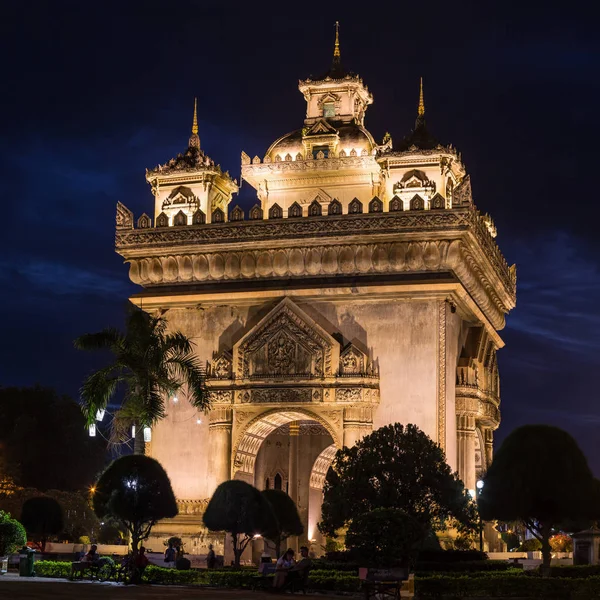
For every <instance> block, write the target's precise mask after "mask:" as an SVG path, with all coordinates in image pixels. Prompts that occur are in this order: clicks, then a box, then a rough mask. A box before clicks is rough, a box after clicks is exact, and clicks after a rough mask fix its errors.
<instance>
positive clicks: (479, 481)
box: [475, 479, 484, 552]
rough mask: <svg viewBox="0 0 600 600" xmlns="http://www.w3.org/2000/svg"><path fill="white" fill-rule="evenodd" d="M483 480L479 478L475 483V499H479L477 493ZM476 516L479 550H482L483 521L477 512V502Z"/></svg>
mask: <svg viewBox="0 0 600 600" xmlns="http://www.w3.org/2000/svg"><path fill="white" fill-rule="evenodd" d="M483 486H484V482H483V480H481V479H479V480H478V481H477V484H476V489H475V501H476V502H477V500H478V499H479V494H481V490H482V489H483ZM477 516H478V517H479V551H480V552H483V523H482V522H481V513H480V512H479V504H478V505H477Z"/></svg>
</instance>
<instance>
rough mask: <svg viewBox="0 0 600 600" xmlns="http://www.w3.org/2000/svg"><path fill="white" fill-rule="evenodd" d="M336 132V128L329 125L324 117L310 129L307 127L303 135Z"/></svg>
mask: <svg viewBox="0 0 600 600" xmlns="http://www.w3.org/2000/svg"><path fill="white" fill-rule="evenodd" d="M337 132H338V131H337V129H336V128H335V127H333V126H332V125H330V124H329V123H328V122H327V121H326V120H325V119H319V120H318V121H317V122H316V123H315V124H314V125H313V126H312V127H311V128H310V129H308V131H306V133H305V134H304V137H309V136H311V135H323V134H331V135H337Z"/></svg>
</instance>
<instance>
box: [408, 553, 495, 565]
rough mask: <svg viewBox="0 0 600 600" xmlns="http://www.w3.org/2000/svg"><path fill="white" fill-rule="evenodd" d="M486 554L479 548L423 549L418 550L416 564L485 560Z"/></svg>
mask: <svg viewBox="0 0 600 600" xmlns="http://www.w3.org/2000/svg"><path fill="white" fill-rule="evenodd" d="M487 557H488V556H487V554H486V553H485V552H480V551H479V550H423V551H421V552H419V557H418V559H417V564H419V563H421V562H432V563H436V562H438V563H449V562H452V563H454V562H473V561H475V560H487Z"/></svg>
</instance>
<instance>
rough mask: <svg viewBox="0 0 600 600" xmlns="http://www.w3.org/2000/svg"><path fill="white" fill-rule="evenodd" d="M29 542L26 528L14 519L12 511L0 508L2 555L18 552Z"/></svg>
mask: <svg viewBox="0 0 600 600" xmlns="http://www.w3.org/2000/svg"><path fill="white" fill-rule="evenodd" d="M26 543H27V534H26V533H25V528H24V527H23V525H21V523H19V521H17V520H16V519H12V518H11V516H10V513H7V512H4V511H3V510H0V557H2V556H7V555H8V554H12V553H13V552H16V551H17V550H18V549H19V548H20V547H21V546H24V545H25V544H26Z"/></svg>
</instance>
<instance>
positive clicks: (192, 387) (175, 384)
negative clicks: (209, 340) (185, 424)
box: [75, 306, 209, 454]
mask: <svg viewBox="0 0 600 600" xmlns="http://www.w3.org/2000/svg"><path fill="white" fill-rule="evenodd" d="M166 331H167V321H166V319H165V318H163V317H152V316H150V315H148V314H147V313H145V312H144V311H142V310H140V309H138V308H134V307H133V306H132V308H131V309H130V311H129V314H128V317H127V324H126V332H125V333H124V334H123V333H121V332H119V331H118V330H116V329H113V328H108V329H104V330H103V331H100V332H99V333H91V334H87V335H82V336H81V337H79V338H77V339H76V340H75V347H76V348H78V349H80V350H110V352H112V354H113V355H114V360H113V362H112V363H111V364H110V365H108V366H107V367H104V368H102V369H100V370H98V371H96V372H95V373H93V374H92V375H90V376H89V377H88V378H87V379H86V380H85V381H84V383H83V386H82V388H81V404H82V410H83V414H84V416H85V419H86V423H87V425H91V424H92V423H94V421H95V419H96V414H97V412H98V411H99V410H104V409H106V407H107V405H108V403H109V402H110V401H111V399H112V398H113V397H114V396H115V394H116V393H117V390H118V389H119V386H121V387H122V388H123V392H124V398H123V401H122V403H121V406H120V408H119V409H118V411H117V412H116V413H115V415H114V418H113V421H112V431H111V441H112V442H113V443H122V442H123V441H124V440H126V439H128V432H129V431H130V428H131V427H132V426H135V440H134V453H136V454H144V428H145V427H152V426H153V425H154V424H155V423H157V422H158V421H160V420H161V419H163V418H164V416H165V414H166V413H165V398H169V397H171V396H172V395H173V394H176V393H177V392H180V391H181V390H182V388H183V387H184V386H186V388H187V395H188V398H189V401H190V403H191V404H192V405H193V406H195V407H196V408H198V409H199V410H206V409H207V408H208V407H209V399H208V394H207V391H206V387H205V372H204V369H203V367H202V366H201V364H200V362H199V361H198V359H197V358H196V357H195V356H194V353H193V345H192V342H191V341H190V340H189V338H187V337H186V336H185V335H184V334H183V333H180V332H179V331H176V332H175V333H170V334H167V333H166Z"/></svg>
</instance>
